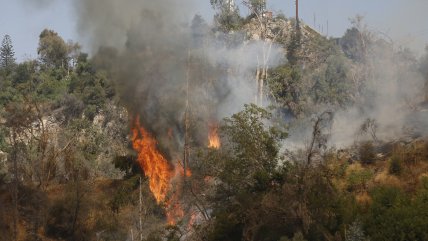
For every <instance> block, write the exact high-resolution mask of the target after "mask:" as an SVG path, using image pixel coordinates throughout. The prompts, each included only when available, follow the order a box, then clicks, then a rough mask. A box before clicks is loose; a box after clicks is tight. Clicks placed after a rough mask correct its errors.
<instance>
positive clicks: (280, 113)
mask: <svg viewBox="0 0 428 241" xmlns="http://www.w3.org/2000/svg"><path fill="white" fill-rule="evenodd" d="M220 2H221V1H212V2H211V3H212V4H213V7H214V9H215V11H216V16H215V21H214V23H213V24H208V23H207V22H206V21H205V20H204V19H203V18H202V17H201V16H199V15H196V16H195V17H194V18H193V20H192V21H191V22H190V24H182V23H181V22H180V21H178V20H181V17H182V16H176V15H175V14H174V13H173V11H172V10H171V9H169V8H168V9H165V8H166V7H165V6H164V5H163V4H160V3H156V2H155V3H153V4H151V5H147V6H145V7H144V8H143V10H144V11H143V13H144V14H141V12H140V11H138V14H137V15H136V16H139V17H135V16H134V15H133V14H134V11H129V15H131V16H126V18H125V17H124V18H125V19H122V18H118V19H115V21H117V22H116V23H118V26H120V24H119V23H122V22H121V21H122V20H123V23H128V17H131V18H132V17H135V18H133V21H132V24H131V25H130V26H128V27H127V28H126V35H125V36H124V35H122V36H121V37H123V38H125V39H126V41H125V42H124V43H122V44H119V45H117V46H115V45H108V44H107V45H106V46H104V45H102V44H100V43H98V42H97V43H94V45H95V46H98V45H99V46H98V47H99V48H98V49H97V51H95V53H94V54H92V55H88V54H87V53H85V52H83V51H82V49H81V47H80V46H79V44H77V43H73V42H65V41H64V40H63V39H62V38H61V36H59V34H58V33H56V32H55V31H53V30H48V29H46V30H43V31H42V32H41V34H40V38H39V45H38V46H39V47H38V49H37V51H38V58H37V59H30V60H26V61H23V62H16V60H15V57H14V52H13V44H12V41H11V39H10V37H5V38H4V40H3V43H2V46H1V56H0V57H1V58H0V66H1V67H0V87H1V89H0V203H1V208H0V240H2V241H3V240H4V241H9V240H15V241H17V240H20V241H21V240H22V241H24V240H25V241H27V240H28V241H30V240H37V241H45V240H46V241H51V240H52V241H53V240H70V241H71V240H73V241H80V240H82V241H83V240H94V241H95V240H97V241H98V240H105V241H107V240H112V241H113V240H114V241H117V240H132V241H133V240H146V241H155V240H156V241H157V240H171V241H172V240H195V241H199V240H205V241H216V240H222V241H235V240H237V241H238V240H248V241H249V240H260V241H286V240H293V241H303V240H308V241H312V240H314V241H315V240H316V241H318V240H337V241H340V240H344V241H364V240H428V232H427V230H426V227H427V226H428V209H427V208H426V207H427V205H428V198H427V197H428V124H427V122H426V120H427V114H426V113H427V111H426V109H427V108H426V96H428V94H427V93H428V92H427V89H426V87H427V86H428V84H427V83H428V72H427V71H426V69H428V51H427V52H426V53H425V54H424V55H423V56H422V57H420V58H418V57H416V55H415V54H414V53H412V52H411V51H410V50H408V49H404V48H397V47H396V46H394V45H393V43H389V42H388V41H386V40H385V39H384V38H383V37H382V36H378V35H376V34H375V33H373V32H370V31H369V30H368V28H367V27H365V25H364V24H363V22H362V19H359V18H358V17H357V18H356V20H355V21H353V22H352V24H351V26H350V27H349V29H348V30H347V32H346V33H345V34H344V36H343V37H341V38H337V39H332V38H331V39H328V38H326V37H325V36H322V35H321V34H319V33H318V32H316V31H314V30H313V29H311V28H310V27H309V26H308V25H306V24H305V23H303V22H301V24H300V27H299V28H296V26H295V20H294V19H292V18H286V17H284V16H281V15H280V16H272V17H264V16H265V15H262V14H265V13H263V12H260V11H258V10H257V9H256V10H254V9H253V10H252V11H253V12H252V14H250V15H249V16H246V17H245V18H244V17H242V16H239V13H238V12H237V11H235V10H233V8H232V9H231V8H230V6H228V8H227V9H225V8H224V6H223V5H221V4H220ZM219 4H220V5H219ZM108 6H110V5H106V7H108ZM261 9H263V8H261ZM230 10H233V11H230ZM94 11H98V10H94ZM113 12H114V11H113ZM165 12H168V13H170V15H168V17H165V16H164V14H165ZM96 13H97V12H94V14H93V15H91V16H85V17H87V19H88V21H89V22H88V24H91V25H90V26H91V30H94V31H92V32H93V33H104V32H103V31H107V33H109V36H110V34H111V35H112V36H113V35H114V34H115V32H114V31H116V29H114V28H113V29H109V27H111V26H106V24H105V23H104V22H103V21H104V20H105V19H104V18H103V17H100V16H98V15H97V14H96ZM177 15H179V14H177ZM102 16H104V15H102ZM260 16H263V17H262V18H260ZM115 17H116V16H115ZM99 18H100V19H101V20H100V19H99ZM100 22H102V23H101V24H100ZM106 29H107V30H106ZM121 31H122V30H121ZM101 35H102V34H101ZM93 39H98V40H99V38H98V36H96V37H94V38H93ZM112 39H113V38H112ZM109 40H111V39H107V40H106V39H103V40H102V41H101V42H103V41H107V42H108V41H109ZM107 42H105V43H107ZM103 43H104V42H103Z"/></svg>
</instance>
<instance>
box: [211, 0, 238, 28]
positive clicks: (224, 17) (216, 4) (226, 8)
mask: <svg viewBox="0 0 428 241" xmlns="http://www.w3.org/2000/svg"><path fill="white" fill-rule="evenodd" d="M210 2H211V6H212V7H213V8H214V9H215V10H217V13H216V14H215V15H214V20H215V22H216V24H217V27H218V29H219V30H221V31H223V32H229V31H233V30H238V29H240V28H241V26H242V18H241V17H240V16H239V11H238V8H236V6H232V5H231V4H230V1H229V0H210Z"/></svg>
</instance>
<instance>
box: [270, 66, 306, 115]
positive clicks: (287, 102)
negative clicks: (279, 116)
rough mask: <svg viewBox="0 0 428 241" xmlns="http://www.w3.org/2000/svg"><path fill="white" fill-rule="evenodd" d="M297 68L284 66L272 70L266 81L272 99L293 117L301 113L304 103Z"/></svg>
mask: <svg viewBox="0 0 428 241" xmlns="http://www.w3.org/2000/svg"><path fill="white" fill-rule="evenodd" d="M301 78H302V76H301V72H300V70H299V68H297V67H294V66H291V65H284V66H280V67H277V68H276V69H274V70H272V71H271V73H270V75H269V78H268V80H267V82H268V84H269V88H270V90H271V94H272V95H273V96H272V97H273V98H274V99H275V100H276V101H277V102H278V103H280V104H281V106H284V107H287V109H289V110H290V111H291V112H292V113H294V114H295V115H297V114H299V113H301V112H302V107H303V105H304V104H303V102H304V101H305V95H304V94H305V92H304V87H303V86H302V83H301Z"/></svg>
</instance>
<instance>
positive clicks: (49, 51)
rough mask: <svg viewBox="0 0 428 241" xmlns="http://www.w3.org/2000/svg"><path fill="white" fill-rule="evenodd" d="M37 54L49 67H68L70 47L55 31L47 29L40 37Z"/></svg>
mask: <svg viewBox="0 0 428 241" xmlns="http://www.w3.org/2000/svg"><path fill="white" fill-rule="evenodd" d="M39 39H40V40H39V47H38V48H37V53H38V54H39V56H40V60H41V61H42V63H43V64H45V65H46V66H47V67H54V68H66V67H68V53H69V50H68V46H67V44H66V43H65V42H64V40H63V39H62V38H61V37H60V36H59V35H58V33H56V32H55V31H52V30H48V29H45V30H43V31H42V32H41V33H40V36H39Z"/></svg>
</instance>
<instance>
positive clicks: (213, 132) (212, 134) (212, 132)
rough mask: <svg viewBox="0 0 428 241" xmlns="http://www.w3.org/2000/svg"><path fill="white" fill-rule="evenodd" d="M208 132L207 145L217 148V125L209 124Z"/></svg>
mask: <svg viewBox="0 0 428 241" xmlns="http://www.w3.org/2000/svg"><path fill="white" fill-rule="evenodd" d="M208 127H209V133H208V147H210V148H215V149H219V148H220V137H219V136H218V125H217V124H210V125H209V126H208Z"/></svg>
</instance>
